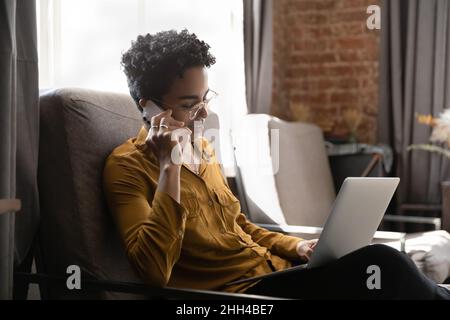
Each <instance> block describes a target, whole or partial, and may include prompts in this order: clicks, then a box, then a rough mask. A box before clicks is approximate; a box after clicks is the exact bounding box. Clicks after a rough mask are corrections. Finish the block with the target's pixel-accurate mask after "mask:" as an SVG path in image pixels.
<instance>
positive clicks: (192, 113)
mask: <svg viewBox="0 0 450 320" xmlns="http://www.w3.org/2000/svg"><path fill="white" fill-rule="evenodd" d="M218 95H219V94H218V93H217V92H215V91H213V90H211V89H210V90H209V91H208V93H207V94H206V96H205V98H204V99H203V101H200V102H199V103H197V104H195V105H193V106H192V107H191V109H190V110H189V120H194V119H196V118H197V116H198V114H199V113H200V111H201V110H202V109H203V108H205V109H206V108H208V107H209V102H210V101H211V100H212V99H214V98H215V97H217V96H218Z"/></svg>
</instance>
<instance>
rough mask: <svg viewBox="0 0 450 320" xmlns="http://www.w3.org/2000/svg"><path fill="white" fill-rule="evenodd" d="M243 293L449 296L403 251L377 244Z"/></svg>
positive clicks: (301, 296) (335, 296)
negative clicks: (322, 265)
mask: <svg viewBox="0 0 450 320" xmlns="http://www.w3.org/2000/svg"><path fill="white" fill-rule="evenodd" d="M370 266H375V267H370ZM377 267H378V268H379V269H378V268H377ZM378 280H379V281H378ZM245 293H249V294H260V295H266V296H276V297H283V298H296V299H450V291H449V290H447V289H444V288H442V287H440V286H438V285H437V284H436V283H434V282H433V281H431V280H430V279H428V278H427V277H426V276H424V275H423V274H422V273H421V272H420V271H419V270H418V269H417V267H416V266H415V264H414V262H413V261H412V260H411V259H410V258H409V257H408V256H407V255H406V254H404V253H401V252H399V251H397V250H395V249H393V248H390V247H388V246H385V245H378V244H377V245H371V246H367V247H364V248H361V249H359V250H356V251H354V252H352V253H350V254H348V255H346V256H344V257H342V258H340V259H339V260H336V261H334V262H332V263H330V264H328V265H326V266H324V267H319V268H314V269H297V270H293V271H289V272H286V273H284V274H280V275H276V276H273V277H270V278H264V279H262V280H261V281H260V282H258V283H257V284H256V285H255V286H253V287H251V288H249V289H248V290H247V291H246V292H245Z"/></svg>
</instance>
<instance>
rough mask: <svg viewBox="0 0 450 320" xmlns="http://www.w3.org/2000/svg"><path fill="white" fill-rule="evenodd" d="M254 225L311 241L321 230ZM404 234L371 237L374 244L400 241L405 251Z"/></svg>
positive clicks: (381, 233)
mask: <svg viewBox="0 0 450 320" xmlns="http://www.w3.org/2000/svg"><path fill="white" fill-rule="evenodd" d="M256 225H258V226H260V227H262V228H265V229H267V230H270V231H275V232H282V233H294V234H296V235H298V236H299V237H301V238H305V239H312V238H318V237H319V236H320V234H321V233H322V230H323V228H320V227H308V226H293V225H278V224H264V223H259V224H258V223H257V224H256ZM405 237H406V233H403V232H392V231H376V232H375V235H374V237H373V241H374V242H383V241H384V242H389V241H400V250H401V251H405V240H406V238H405Z"/></svg>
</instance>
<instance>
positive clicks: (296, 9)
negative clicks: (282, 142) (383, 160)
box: [272, 0, 379, 143]
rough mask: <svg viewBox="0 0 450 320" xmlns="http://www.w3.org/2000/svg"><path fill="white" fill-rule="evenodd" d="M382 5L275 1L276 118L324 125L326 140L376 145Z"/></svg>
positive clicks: (365, 0)
mask: <svg viewBox="0 0 450 320" xmlns="http://www.w3.org/2000/svg"><path fill="white" fill-rule="evenodd" d="M371 4H379V0H274V1H273V6H274V8H273V10H274V15H273V32H274V53H273V54H274V68H273V75H274V82H273V88H274V90H273V104H272V114H274V115H275V116H278V117H280V118H282V119H286V120H294V121H307V122H313V123H316V124H318V125H319V126H320V127H321V128H322V129H323V130H324V132H325V134H326V136H329V137H335V138H348V137H350V136H351V132H355V136H356V138H357V139H358V140H359V141H362V142H369V143H373V142H375V138H376V114H377V109H378V51H379V49H378V46H379V31H378V30H368V29H367V27H366V20H367V17H368V14H367V13H366V9H367V7H368V6H369V5H371Z"/></svg>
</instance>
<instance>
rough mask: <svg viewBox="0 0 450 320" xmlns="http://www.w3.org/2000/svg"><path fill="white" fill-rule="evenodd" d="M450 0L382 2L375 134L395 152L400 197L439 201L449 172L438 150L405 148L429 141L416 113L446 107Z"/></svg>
mask: <svg viewBox="0 0 450 320" xmlns="http://www.w3.org/2000/svg"><path fill="white" fill-rule="evenodd" d="M449 19H450V1H448V0H385V1H384V2H383V4H382V21H381V47H380V50H381V60H380V109H379V124H378V133H379V134H378V135H379V139H380V141H381V142H384V143H388V144H390V145H391V146H392V147H393V149H394V152H395V155H396V172H395V174H397V175H398V176H400V178H401V183H400V189H399V194H398V196H399V198H398V200H399V201H400V203H405V202H408V203H438V202H439V201H440V197H441V191H440V182H441V181H442V180H444V179H446V178H448V177H449V175H448V170H447V169H448V168H447V162H448V160H446V159H444V158H443V157H442V156H438V155H436V154H429V153H427V152H424V151H411V152H408V151H406V149H407V147H408V145H410V144H412V143H426V142H428V139H429V136H430V133H431V129H430V128H429V127H427V126H425V125H423V124H418V123H417V121H416V119H415V114H416V113H421V114H432V115H436V116H437V115H438V114H439V113H440V112H441V111H442V110H443V109H444V108H450V21H449Z"/></svg>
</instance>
